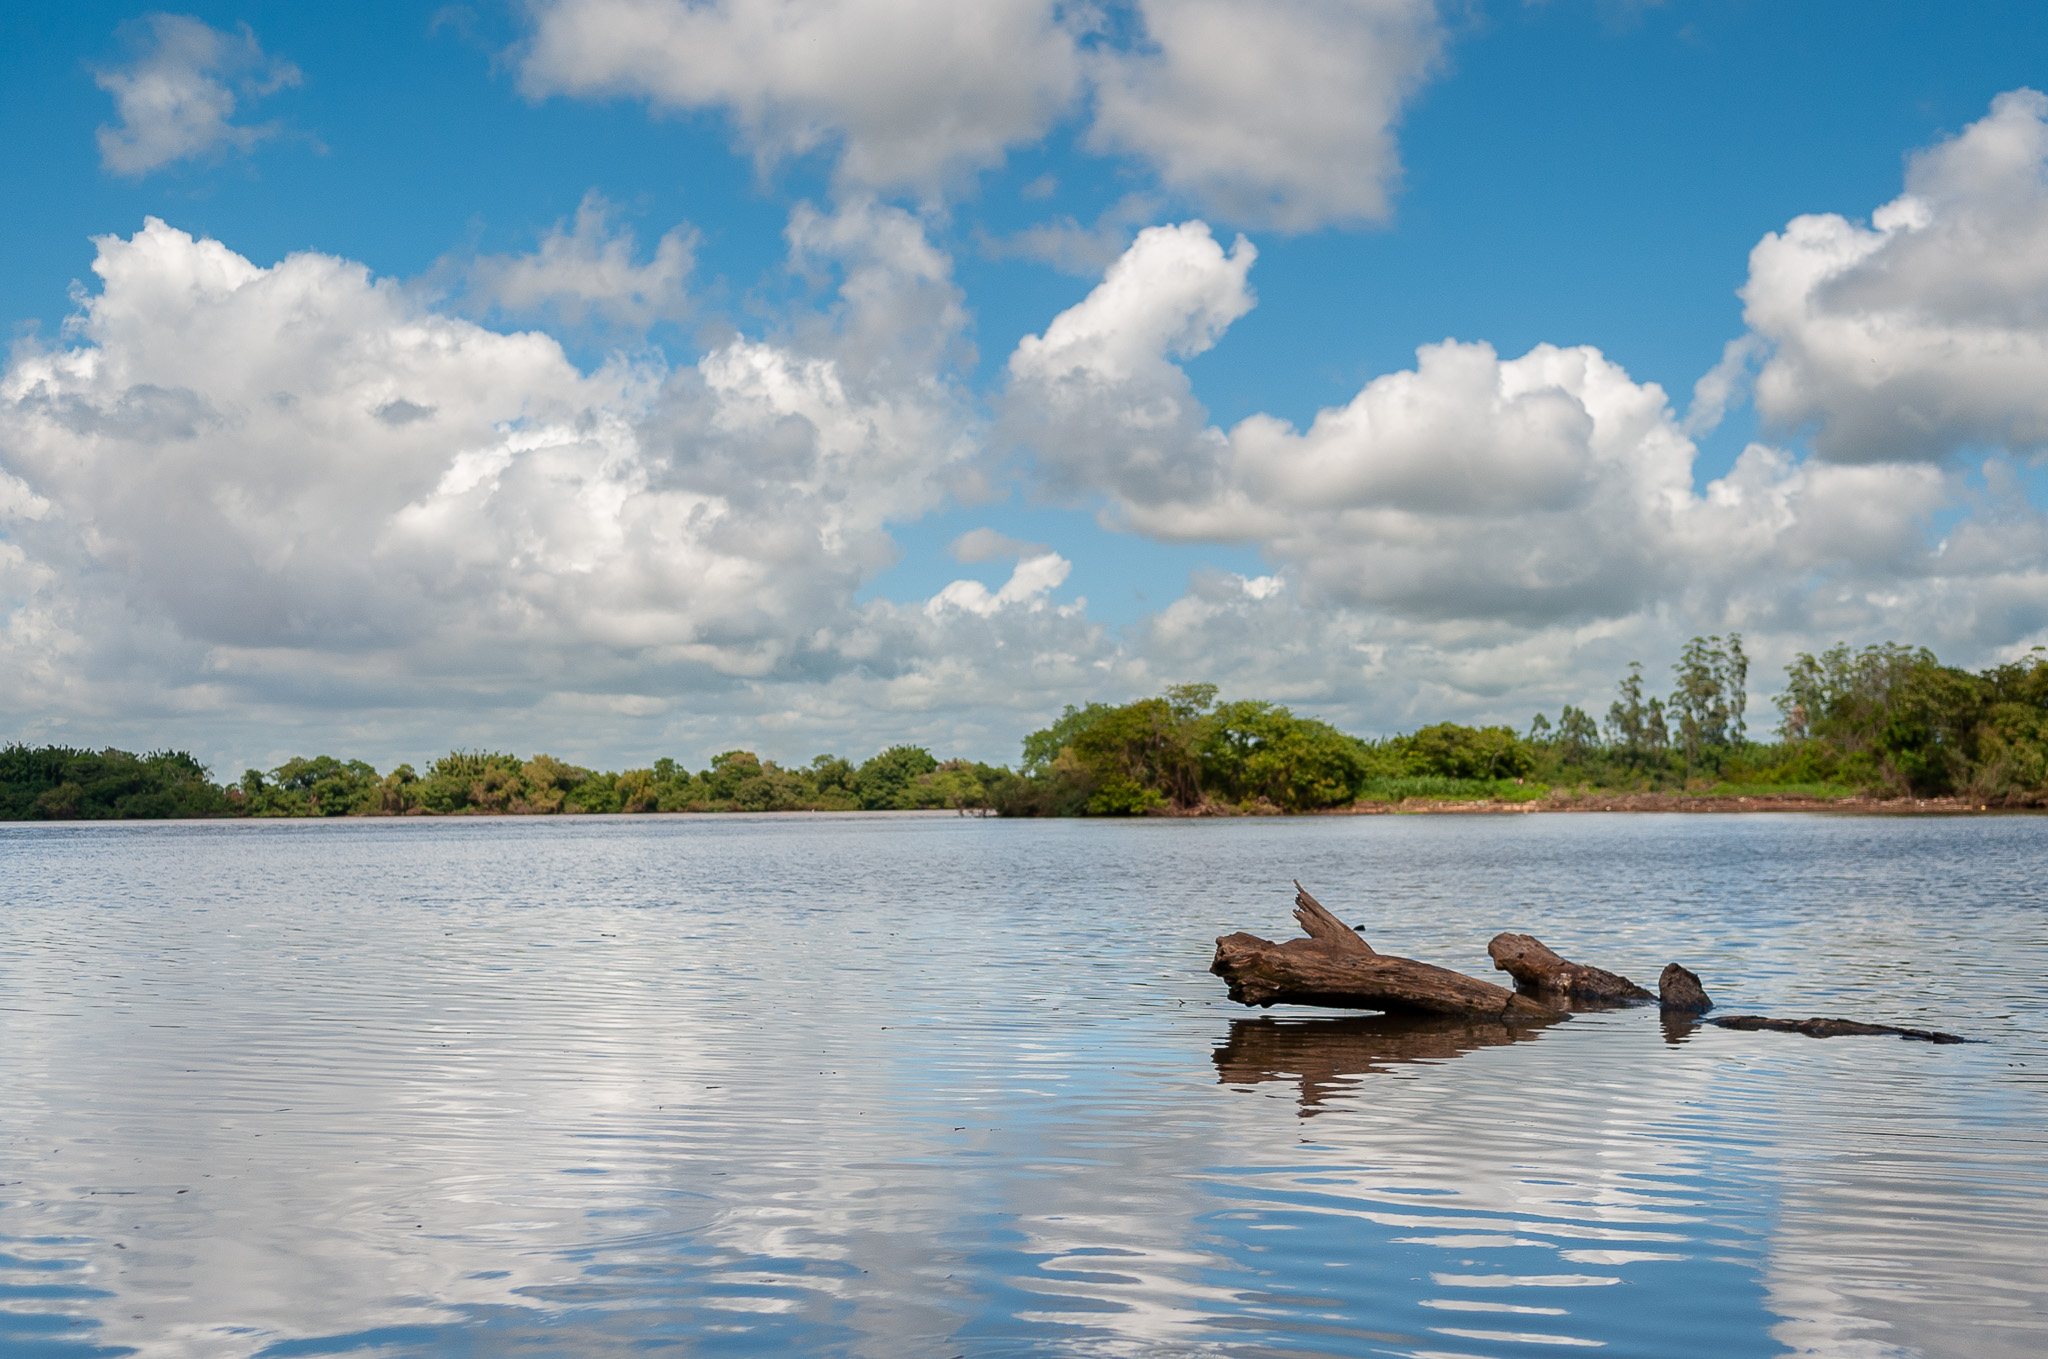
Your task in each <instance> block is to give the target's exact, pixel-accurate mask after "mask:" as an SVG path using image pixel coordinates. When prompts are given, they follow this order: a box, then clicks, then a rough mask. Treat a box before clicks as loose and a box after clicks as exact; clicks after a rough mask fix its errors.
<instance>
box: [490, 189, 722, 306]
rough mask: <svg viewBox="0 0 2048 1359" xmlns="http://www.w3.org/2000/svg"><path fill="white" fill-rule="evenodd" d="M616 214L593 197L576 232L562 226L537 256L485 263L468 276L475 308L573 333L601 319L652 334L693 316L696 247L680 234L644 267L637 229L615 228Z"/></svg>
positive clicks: (667, 236) (580, 212) (579, 215)
mask: <svg viewBox="0 0 2048 1359" xmlns="http://www.w3.org/2000/svg"><path fill="white" fill-rule="evenodd" d="M612 214H613V207H612V205H611V204H610V203H608V202H606V201H605V198H604V196H603V195H602V194H599V193H597V192H596V191H595V190H593V191H592V192H590V193H588V194H585V195H584V197H583V202H582V203H581V204H580V205H579V206H578V207H577V209H576V218H575V221H574V223H573V224H566V223H557V224H556V225H555V226H554V227H553V228H552V229H550V230H549V231H548V232H547V233H546V234H545V235H543V236H542V237H541V240H540V247H539V249H537V250H535V251H534V252H533V253H532V254H530V255H484V256H480V257H479V258H477V259H476V260H474V261H472V262H471V263H470V265H469V266H468V268H467V269H466V270H465V273H466V274H467V284H468V287H467V292H468V300H469V301H470V302H472V303H474V304H478V305H481V306H483V307H486V308H492V307H494V308H496V309H498V310H500V311H502V312H505V313H507V314H511V315H536V314H547V313H552V314H554V315H556V316H559V317H560V318H561V319H562V320H563V321H564V322H566V323H567V324H569V325H572V326H574V325H580V324H582V323H583V321H584V320H585V319H586V318H588V317H592V316H595V317H601V318H603V319H605V320H608V321H610V322H612V323H614V324H617V325H623V326H630V327H637V328H639V329H643V330H644V329H645V328H647V327H648V326H650V325H653V324H654V323H655V322H657V321H676V320H681V319H682V318H683V317H684V316H686V315H687V314H688V313H689V302H690V299H689V294H688V291H687V286H686V285H687V284H688V282H689V277H690V270H691V268H692V267H693V266H694V264H695V240H694V237H693V234H692V233H691V232H690V231H688V230H687V229H685V228H683V227H676V228H674V229H673V230H670V231H668V232H666V233H664V234H663V236H662V238H661V239H660V240H659V241H657V242H655V246H654V253H653V256H652V257H651V258H649V259H648V260H647V261H646V262H645V263H644V264H642V263H635V262H634V255H635V253H636V249H637V246H638V242H637V241H636V240H635V238H634V235H633V231H632V229H631V228H630V227H623V226H622V227H617V228H614V227H613V226H612V221H611V219H612Z"/></svg>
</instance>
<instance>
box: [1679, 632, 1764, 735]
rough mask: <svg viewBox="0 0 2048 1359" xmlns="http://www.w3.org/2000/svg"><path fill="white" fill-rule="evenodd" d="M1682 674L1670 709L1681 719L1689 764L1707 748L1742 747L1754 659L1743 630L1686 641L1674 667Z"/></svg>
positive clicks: (1680, 728) (1680, 731) (1680, 724)
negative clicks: (1722, 636) (1744, 645)
mask: <svg viewBox="0 0 2048 1359" xmlns="http://www.w3.org/2000/svg"><path fill="white" fill-rule="evenodd" d="M1671 673H1672V674H1673V675H1674V676H1675V677H1676V678H1677V681H1678V683H1677V687H1676V688H1674V689H1673V690H1672V693H1671V702H1670V704H1669V705H1667V706H1668V710H1669V712H1670V714H1671V716H1672V717H1674V718H1676V719H1677V722H1678V731H1677V733H1676V736H1677V742H1678V745H1679V747H1680V748H1681V749H1683V750H1684V751H1685V761H1686V764H1687V765H1688V766H1690V765H1693V764H1697V763H1698V762H1699V758H1700V751H1701V749H1702V748H1704V747H1709V746H1714V747H1725V746H1739V745H1741V744H1742V742H1743V741H1744V739H1745V738H1746V736H1747V730H1746V728H1745V727H1744V725H1743V721H1742V714H1743V710H1744V709H1746V708H1747V707H1748V706H1749V694H1748V688H1747V686H1748V682H1749V657H1748V656H1747V655H1745V654H1743V650H1742V636H1741V634H1740V633H1734V632H1731V633H1729V634H1728V643H1727V645H1726V646H1723V645H1722V644H1721V639H1720V638H1719V637H1695V638H1693V639H1692V640H1691V641H1689V642H1687V643H1686V644H1685V650H1684V651H1682V652H1681V653H1679V658H1678V662H1677V663H1676V664H1675V665H1673V666H1672V667H1671Z"/></svg>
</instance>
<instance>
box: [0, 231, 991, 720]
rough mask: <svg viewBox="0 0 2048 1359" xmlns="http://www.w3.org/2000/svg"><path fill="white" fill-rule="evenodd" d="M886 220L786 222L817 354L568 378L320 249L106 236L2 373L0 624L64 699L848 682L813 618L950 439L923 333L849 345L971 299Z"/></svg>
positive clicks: (557, 353) (941, 464) (945, 455)
mask: <svg viewBox="0 0 2048 1359" xmlns="http://www.w3.org/2000/svg"><path fill="white" fill-rule="evenodd" d="M904 221H905V219H903V218H902V217H901V216H900V215H895V214H891V213H889V212H886V211H870V212H866V213H857V214H856V215H855V216H854V217H852V218H848V219H828V218H824V217H822V216H819V215H816V214H811V215H809V216H806V217H804V218H803V219H802V230H801V231H800V232H798V233H797V234H798V235H800V236H801V237H802V238H803V239H804V241H805V244H806V248H807V250H808V251H809V252H810V260H811V262H812V264H813V265H814V266H818V265H821V264H822V263H823V262H824V261H826V260H828V259H829V261H830V262H831V263H832V265H833V267H835V268H838V269H840V270H841V271H842V272H843V276H844V278H845V280H846V286H847V292H846V293H845V295H843V296H842V297H841V298H840V300H839V301H838V302H837V303H836V304H835V308H834V310H833V312H832V313H830V314H829V315H827V316H826V317H824V318H822V319H821V320H820V321H819V322H818V324H817V326H816V327H814V328H813V333H812V335H811V338H812V339H814V340H816V341H817V342H818V343H819V344H820V346H821V347H820V348H811V349H806V348H803V347H793V346H794V345H795V342H794V341H792V342H785V343H769V342H765V341H757V340H748V339H744V338H743V339H736V340H734V341H732V342H731V343H729V344H727V345H725V346H723V347H722V348H719V349H717V350H715V351H714V352H712V353H710V354H708V355H707V356H706V357H705V358H704V359H703V360H702V361H701V362H700V363H698V364H697V365H694V366H693V367H691V368H688V369H683V370H679V371H676V372H673V373H667V372H663V371H661V370H658V369H650V368H646V367H635V366H618V365H615V366H613V367H610V368H607V369H604V370H602V371H599V372H596V373H591V374H586V373H583V372H580V371H579V370H578V369H577V368H576V367H575V366H574V365H572V364H571V363H569V362H568V360H567V359H566V358H565V357H564V355H563V354H562V351H561V349H560V347H559V346H558V345H557V344H556V343H555V342H554V341H553V340H552V339H550V338H548V337H547V336H544V335H540V334H532V333H527V334H502V333H498V332H494V331H491V330H487V329H484V328H482V327H480V326H477V325H475V324H472V323H470V322H467V321H462V320H457V319H453V318H449V317H446V316H442V315H437V314H435V313H433V312H431V311H428V310H425V309H423V308H422V307H421V306H420V304H419V303H418V302H417V301H416V300H414V299H413V298H412V297H411V296H410V295H409V294H408V293H407V292H406V291H404V290H402V289H400V288H397V287H395V286H394V285H392V284H390V283H388V282H382V281H378V280H375V279H373V278H371V277H370V275H369V273H368V271H367V270H365V269H364V268H363V267H362V266H360V265H356V264H352V263H350V262H348V261H345V260H340V259H336V258H333V257H331V256H325V255H318V254H311V253H307V254H299V255H293V256H290V257H288V258H286V259H284V260H282V261H280V262H279V263H277V264H276V265H273V266H270V267H268V268H264V267H260V266H258V265H256V264H253V263H251V262H250V261H249V260H247V259H244V258H242V257H241V256H239V255H236V254H235V253H234V252H232V251H231V250H229V249H228V248H227V247H226V246H224V245H222V244H220V243H218V242H214V241H206V240H195V239H194V238H192V237H190V236H188V235H186V234H185V233H183V232H180V231H177V230H175V229H173V228H171V227H169V226H166V225H165V224H163V223H162V222H159V221H155V220H152V221H151V222H150V223H149V224H148V225H147V226H146V227H145V228H144V229H143V230H142V231H140V232H138V233H137V234H136V235H135V236H134V237H132V238H130V239H127V240H123V239H120V238H115V237H106V238H102V239H101V240H100V241H99V242H98V245H99V257H98V259H97V261H96V262H95V266H94V268H95V272H96V273H97V274H98V275H99V276H100V279H101V282H102V289H101V291H100V293H99V294H98V295H97V296H95V297H92V298H90V299H89V300H88V301H87V303H86V304H85V309H84V312H83V314H82V315H81V317H80V318H79V319H78V322H77V324H76V331H77V334H78V335H79V336H80V337H81V338H82V341H83V342H82V343H80V344H78V345H76V346H73V347H69V348H63V349H56V350H37V349H28V350H24V351H22V352H20V353H19V354H18V355H17V357H16V358H15V360H14V362H13V363H12V364H11V366H10V367H9V368H8V370H7V371H6V374H5V376H4V379H0V469H4V473H5V475H6V477H7V478H8V479H7V480H6V481H4V482H0V486H4V487H5V488H6V490H7V496H6V502H7V510H8V522H7V525H6V531H7V535H8V539H7V541H8V543H9V545H10V546H11V547H13V548H14V549H16V550H17V551H18V553H19V554H20V555H19V557H18V558H15V559H11V564H5V569H6V572H7V575H8V579H9V582H10V583H9V598H10V599H11V601H12V602H13V613H12V614H11V615H10V617H9V620H8V624H7V627H6V630H5V641H4V643H0V645H4V646H5V647H6V649H7V650H8V651H9V652H10V653H12V656H14V657H26V656H30V655H34V656H39V657H49V656H51V655H53V654H56V653H60V652H61V653H63V654H64V655H65V657H66V658H67V659H66V663H67V665H69V666H71V667H72V674H71V676H70V684H71V692H70V693H69V694H68V696H67V698H66V699H65V701H64V705H63V706H66V707H68V708H70V709H71V710H74V711H76V710H79V709H81V708H87V709H89V708H90V707H91V706H93V704H94V703H95V701H96V700H95V698H94V694H95V692H98V693H99V695H100V700H99V701H104V702H106V703H107V705H108V706H112V700H111V699H108V698H107V697H106V696H107V695H108V694H111V693H113V690H112V689H110V688H108V687H107V686H110V685H118V684H121V683H126V682H128V680H132V679H134V678H136V676H138V675H140V674H143V673H147V674H149V675H150V676H151V677H152V681H153V683H154V684H155V686H156V688H157V691H158V700H157V706H158V707H159V708H160V707H161V705H162V703H163V702H165V701H166V700H165V698H164V695H165V694H171V693H175V694H177V695H179V697H177V698H176V699H174V700H169V701H171V702H173V705H174V706H175V705H177V704H183V705H185V706H188V707H197V708H206V707H209V706H213V707H218V706H221V705H225V704H229V703H237V702H249V701H260V702H265V703H272V704H278V705H283V706H287V707H289V706H290V705H292V704H317V703H319V702H342V703H345V704H346V705H347V706H349V707H351V708H355V709H361V708H371V709H374V708H376V707H379V706H383V705H389V704H405V705H409V706H418V707H422V708H431V707H434V706H435V705H437V704H449V705H452V706H456V707H462V706H470V707H474V706H476V705H478V704H488V703H493V702H499V703H507V704H510V705H512V706H513V707H515V708H516V707H522V706H530V705H532V704H535V703H541V702H545V701H559V700H560V699H561V698H563V697H564V696H573V695H575V694H577V693H589V694H595V695H608V696H610V697H611V698H614V699H637V698H645V697H654V698H658V699H662V700H663V701H664V702H665V700H666V695H669V694H672V693H674V692H675V691H676V689H677V688H678V687H684V688H688V687H692V686H693V685H694V686H697V687H703V686H707V685H708V686H710V687H713V688H715V687H717V685H719V684H720V683H728V682H736V681H739V680H743V679H746V678H749V677H760V676H768V675H775V674H780V675H785V676H788V675H792V674H801V673H804V672H805V671H806V670H807V668H809V669H817V668H819V667H823V669H824V670H825V671H828V672H829V671H831V670H833V669H843V668H844V667H845V666H846V665H847V664H849V662H848V661H846V660H845V659H844V658H841V657H838V656H836V655H833V654H830V653H829V652H821V651H820V650H819V643H818V642H817V640H816V639H817V636H818V634H819V631H820V629H821V628H825V627H826V626H827V625H830V624H833V623H837V622H840V621H842V620H843V619H844V617H845V616H846V614H847V612H848V611H849V610H850V609H851V607H852V604H851V601H852V594H853V591H854V590H855V589H856V588H857V587H858V586H859V584H860V583H861V582H862V580H863V579H865V578H866V577H867V576H869V575H872V574H873V572H874V571H876V570H877V569H879V567H881V566H882V565H885V564H886V563H887V562H889V561H890V560H892V559H893V556H894V551H895V549H894V545H893V544H892V543H891V541H890V540H889V538H888V536H887V534H886V532H885V531H884V529H883V524H884V523H885V521H887V520H890V519H893V518H899V517H904V516H915V515H917V514H920V513H922V512H924V511H925V510H927V509H930V508H932V507H933V506H934V505H936V504H937V503H939V502H940V500H941V499H942V498H943V497H944V495H945V494H946V492H945V481H946V477H947V476H948V474H949V472H950V471H951V469H952V468H953V467H954V465H955V464H956V463H958V462H960V461H961V460H962V459H964V458H965V456H966V455H967V453H968V452H969V451H971V444H970V443H969V442H968V440H967V439H966V438H965V436H964V434H963V430H962V428H961V425H960V423H959V421H960V418H961V415H960V403H959V402H958V400H957V397H956V396H955V394H954V393H953V391H952V389H951V387H950V386H949V384H948V383H947V382H946V381H945V380H944V379H943V378H942V377H941V376H939V375H937V374H935V373H934V372H933V371H932V370H931V369H929V368H919V369H917V370H916V371H914V372H909V373H905V372H901V371H898V370H896V369H894V368H892V366H891V360H892V358H894V357H897V356H898V355H899V354H900V353H901V352H904V349H905V347H906V346H907V347H908V349H909V351H910V352H914V353H923V352H929V351H931V350H933V349H934V348H939V347H942V346H943V343H944V341H943V338H941V339H940V340H932V339H930V338H926V339H925V340H922V341H920V342H918V343H917V344H912V343H911V342H910V341H909V340H908V339H907V338H906V339H904V341H903V343H902V344H901V345H898V346H895V347H893V348H892V347H890V346H887V345H882V344H880V343H879V342H878V341H877V340H876V339H875V337H874V336H873V335H872V334H870V333H868V329H867V328H868V325H869V322H870V321H871V319H872V315H873V313H874V312H875V311H876V310H878V309H879V310H882V311H886V312H888V313H889V314H891V315H895V316H899V317H901V316H906V315H913V314H914V315H921V316H926V317H931V318H936V320H937V322H938V323H939V324H952V323H954V322H956V321H957V319H958V317H959V315H960V312H959V309H958V303H957V298H955V299H952V300H951V302H950V303H949V302H947V301H945V300H944V298H943V297H941V298H940V300H938V301H936V302H934V301H933V295H934V294H941V295H943V294H947V293H948V291H949V284H948V283H947V280H946V278H945V266H944V260H943V257H942V256H936V255H927V254H925V253H922V252H920V251H918V250H917V249H915V248H914V246H913V243H911V242H909V241H906V240H905V239H903V237H902V228H903V226H904ZM906 260H907V261H908V262H909V263H910V265H911V266H913V267H914V269H915V270H916V271H918V272H917V273H916V276H915V277H912V278H910V279H907V280H905V281H904V282H903V285H902V286H901V287H891V286H890V285H889V284H888V283H887V282H886V281H885V279H884V277H883V276H884V275H886V274H887V273H888V272H889V271H890V269H891V268H893V267H894V266H895V265H896V264H898V263H903V262H904V261H906ZM906 297H909V298H912V299H916V300H917V305H912V304H910V303H907V302H906V301H905V300H904V299H905V298H906ZM920 307H922V310H921V311H920V310H919V308H920ZM143 643H146V644H147V645H146V646H145V647H144V648H143V649H144V650H148V651H149V654H148V655H147V656H144V657H142V658H140V659H137V657H136V652H137V648H138V646H139V645H142V644H143ZM150 648H154V649H153V650H149V649H150ZM124 667H126V668H125V669H124ZM11 673H15V672H11ZM123 676H126V677H127V679H124V678H123ZM96 685H97V686H98V689H97V691H96V689H95V686H96ZM551 695H552V696H555V699H552V700H551V699H550V698H549V696H551ZM16 698H17V702H19V704H20V706H21V710H23V711H34V710H35V704H36V702H37V700H36V699H35V698H34V697H33V696H29V695H25V694H18V695H17V696H16ZM8 706H9V707H14V706H15V704H14V703H10V704H8ZM629 706H630V705H629Z"/></svg>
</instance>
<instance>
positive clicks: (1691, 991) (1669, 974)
mask: <svg viewBox="0 0 2048 1359" xmlns="http://www.w3.org/2000/svg"><path fill="white" fill-rule="evenodd" d="M1657 999H1658V1002H1659V1003H1660V1004H1661V1005H1662V1006H1663V1007H1664V1008H1665V1009H1667V1010H1679V1011H1682V1012H1684V1013H1686V1014H1695V1015H1703V1014H1705V1013H1706V1012H1707V1011H1709V1010H1711V1009H1713V1008H1714V1002H1713V1001H1712V1000H1711V999H1710V998H1709V997H1708V995H1707V988H1706V987H1704V986H1702V985H1700V979H1699V976H1698V975H1697V974H1696V973H1692V972H1688V971H1686V970H1685V969H1684V968H1682V967H1680V966H1679V965H1678V964H1677V963H1666V964H1665V965H1664V974H1663V975H1662V976H1660V977H1658V978H1657Z"/></svg>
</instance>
